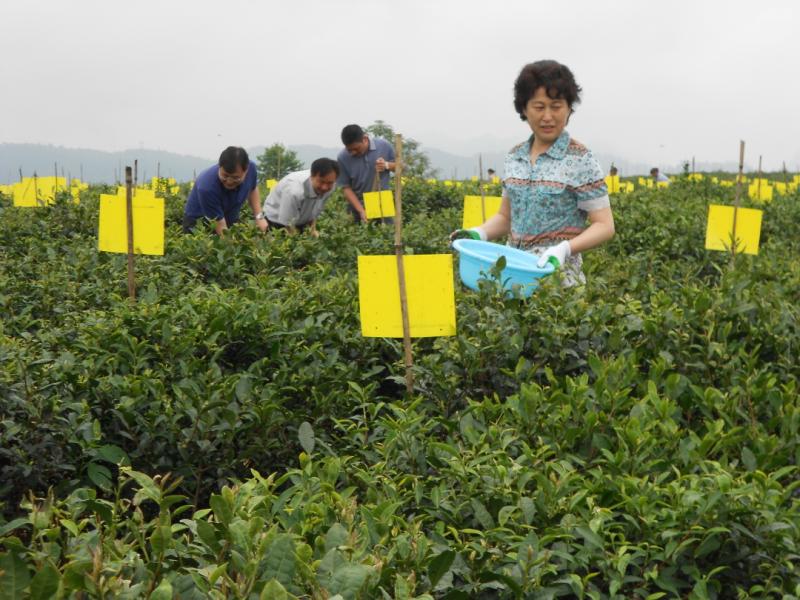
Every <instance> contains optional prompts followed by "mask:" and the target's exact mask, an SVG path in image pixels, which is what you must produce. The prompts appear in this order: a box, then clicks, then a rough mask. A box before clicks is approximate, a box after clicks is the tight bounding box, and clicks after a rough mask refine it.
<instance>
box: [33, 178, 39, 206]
mask: <svg viewBox="0 0 800 600" xmlns="http://www.w3.org/2000/svg"><path fill="white" fill-rule="evenodd" d="M33 202H34V203H35V204H36V205H37V206H39V178H38V177H37V175H36V171H34V172H33Z"/></svg>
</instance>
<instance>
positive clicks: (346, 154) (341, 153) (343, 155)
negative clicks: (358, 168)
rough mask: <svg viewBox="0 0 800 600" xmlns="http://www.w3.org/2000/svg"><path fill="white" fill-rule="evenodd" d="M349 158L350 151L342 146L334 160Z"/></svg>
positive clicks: (345, 160) (340, 161)
mask: <svg viewBox="0 0 800 600" xmlns="http://www.w3.org/2000/svg"><path fill="white" fill-rule="evenodd" d="M349 158H350V153H349V152H348V151H347V148H342V149H341V150H339V154H337V155H336V161H337V162H339V163H342V162H347V160H348V159H349Z"/></svg>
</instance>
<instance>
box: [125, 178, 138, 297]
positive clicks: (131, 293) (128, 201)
mask: <svg viewBox="0 0 800 600" xmlns="http://www.w3.org/2000/svg"><path fill="white" fill-rule="evenodd" d="M131 187H132V177H131V168H130V167H125V209H126V210H125V212H126V220H127V224H128V299H129V300H130V301H131V302H136V280H135V278H134V271H135V265H134V260H133V190H132V189H131Z"/></svg>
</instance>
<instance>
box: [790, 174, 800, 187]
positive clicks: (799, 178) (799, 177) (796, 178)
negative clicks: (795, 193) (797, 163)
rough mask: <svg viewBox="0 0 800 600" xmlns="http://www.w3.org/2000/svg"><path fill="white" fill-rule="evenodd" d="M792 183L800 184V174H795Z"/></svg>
mask: <svg viewBox="0 0 800 600" xmlns="http://www.w3.org/2000/svg"><path fill="white" fill-rule="evenodd" d="M792 183H794V184H796V185H800V175H795V176H794V178H793V179H792Z"/></svg>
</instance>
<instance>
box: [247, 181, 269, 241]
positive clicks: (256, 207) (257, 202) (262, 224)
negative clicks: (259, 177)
mask: <svg viewBox="0 0 800 600" xmlns="http://www.w3.org/2000/svg"><path fill="white" fill-rule="evenodd" d="M247 201H248V202H249V203H250V209H251V210H252V211H253V218H255V217H256V215H258V214H259V213H260V212H261V194H259V193H258V186H256V187H254V188H253V191H252V192H250V195H248V196H247ZM256 226H257V227H258V228H259V229H260V230H261V232H262V233H263V232H265V231H266V230H267V229H269V223H268V222H267V220H266V219H265V218H264V216H263V215H262V216H261V218H260V219H256Z"/></svg>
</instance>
